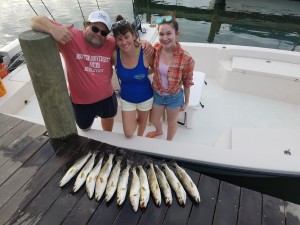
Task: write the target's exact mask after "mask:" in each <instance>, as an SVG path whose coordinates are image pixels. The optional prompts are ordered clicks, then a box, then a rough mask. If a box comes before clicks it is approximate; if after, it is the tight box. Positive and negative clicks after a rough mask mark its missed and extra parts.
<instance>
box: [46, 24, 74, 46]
mask: <svg viewBox="0 0 300 225" xmlns="http://www.w3.org/2000/svg"><path fill="white" fill-rule="evenodd" d="M73 26H74V24H71V25H64V26H57V25H53V27H52V30H51V35H52V36H53V38H54V39H55V40H56V41H58V42H59V43H61V44H63V45H64V44H66V43H68V42H69V41H71V40H72V33H71V32H70V31H69V29H70V28H72V27H73Z"/></svg>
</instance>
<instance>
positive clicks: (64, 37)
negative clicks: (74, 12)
mask: <svg viewBox="0 0 300 225" xmlns="http://www.w3.org/2000/svg"><path fill="white" fill-rule="evenodd" d="M30 26H31V28H32V29H33V30H35V31H40V32H44V33H48V34H51V35H52V36H53V38H54V39H55V40H56V41H58V42H59V43H61V44H66V43H67V42H69V41H71V40H72V33H71V32H70V31H69V28H72V27H73V24H72V25H62V26H60V25H57V24H54V23H53V22H52V21H51V20H49V19H48V18H47V17H46V16H35V17H32V18H31V20H30Z"/></svg>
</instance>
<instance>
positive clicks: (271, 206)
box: [262, 195, 285, 225]
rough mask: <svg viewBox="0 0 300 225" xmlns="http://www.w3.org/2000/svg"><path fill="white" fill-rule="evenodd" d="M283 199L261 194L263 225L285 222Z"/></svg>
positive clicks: (275, 224) (277, 224) (276, 224)
mask: <svg viewBox="0 0 300 225" xmlns="http://www.w3.org/2000/svg"><path fill="white" fill-rule="evenodd" d="M283 209H284V201H283V200H281V199H278V198H275V197H272V196H269V195H263V216H262V224H263V225H282V224H285V215H284V210H283Z"/></svg>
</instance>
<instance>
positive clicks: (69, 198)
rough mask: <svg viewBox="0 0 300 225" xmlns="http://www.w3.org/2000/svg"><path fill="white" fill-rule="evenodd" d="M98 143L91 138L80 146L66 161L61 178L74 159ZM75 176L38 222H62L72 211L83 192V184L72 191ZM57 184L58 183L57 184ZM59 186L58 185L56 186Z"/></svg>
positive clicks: (93, 148) (95, 146) (94, 148)
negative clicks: (77, 189) (78, 188)
mask: <svg viewBox="0 0 300 225" xmlns="http://www.w3.org/2000/svg"><path fill="white" fill-rule="evenodd" d="M99 145H100V143H99V142H97V141H94V140H91V139H88V142H87V143H86V144H85V145H84V146H82V147H81V148H80V149H79V150H78V151H77V152H76V153H75V154H74V155H73V156H72V158H71V160H68V162H67V163H66V166H64V167H63V170H62V173H61V178H62V177H63V175H64V174H65V173H66V172H67V170H68V169H69V168H70V167H71V166H73V164H74V163H75V161H76V160H77V159H79V158H81V157H82V156H84V155H86V154H87V153H88V152H89V151H90V150H96V149H97V148H98V147H99ZM76 177H77V176H74V177H73V178H72V179H71V180H70V181H69V182H68V183H67V184H66V185H65V186H64V187H62V188H61V192H62V193H61V194H60V195H59V197H58V198H57V199H56V201H55V202H54V203H53V204H52V205H51V207H50V208H49V209H48V211H47V212H46V213H45V215H44V216H43V217H42V218H41V221H40V222H39V224H62V223H63V221H64V220H65V219H66V217H67V216H68V214H69V213H70V212H71V211H72V209H73V207H74V206H75V205H76V203H77V202H78V201H79V200H80V199H81V197H82V196H83V195H84V193H85V185H83V186H82V187H81V188H80V190H79V191H77V192H76V193H74V192H73V186H74V182H75V180H76ZM57 185H58V184H57ZM57 188H59V187H57Z"/></svg>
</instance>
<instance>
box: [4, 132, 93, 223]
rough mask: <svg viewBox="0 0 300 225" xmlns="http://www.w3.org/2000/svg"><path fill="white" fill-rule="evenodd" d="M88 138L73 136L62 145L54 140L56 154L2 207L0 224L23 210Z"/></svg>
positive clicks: (52, 150)
mask: <svg viewBox="0 0 300 225" xmlns="http://www.w3.org/2000/svg"><path fill="white" fill-rule="evenodd" d="M86 141H87V139H86V138H83V137H80V136H73V137H71V138H70V140H69V141H68V142H67V143H66V144H64V145H63V146H62V144H63V143H62V142H59V141H55V140H52V141H51V144H52V149H49V150H50V151H51V152H53V153H54V155H53V156H52V157H51V158H50V160H48V161H47V163H46V164H44V165H43V167H42V168H41V169H39V171H38V172H37V173H36V174H35V175H34V176H33V177H32V179H31V180H29V181H28V182H27V183H26V184H25V185H24V186H23V187H22V188H21V189H20V190H19V191H18V192H17V193H16V194H15V195H14V196H13V197H12V198H11V199H10V200H9V201H8V202H7V203H6V204H5V207H2V208H1V209H0V224H4V223H6V222H7V221H9V220H10V219H13V218H14V217H15V216H17V215H18V213H19V212H21V211H22V210H23V209H24V207H25V206H26V205H28V203H29V202H31V201H32V200H33V199H34V198H35V196H36V195H37V194H38V193H39V192H40V191H41V190H42V188H43V187H44V186H45V185H46V184H47V183H48V182H49V180H50V179H51V178H52V177H53V176H54V175H55V174H56V172H57V171H58V170H59V168H60V167H61V166H63V165H65V164H66V163H67V162H68V161H69V159H70V156H71V155H72V153H74V152H75V151H76V150H77V149H78V148H79V147H80V146H82V145H83V144H85V143H86Z"/></svg>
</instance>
